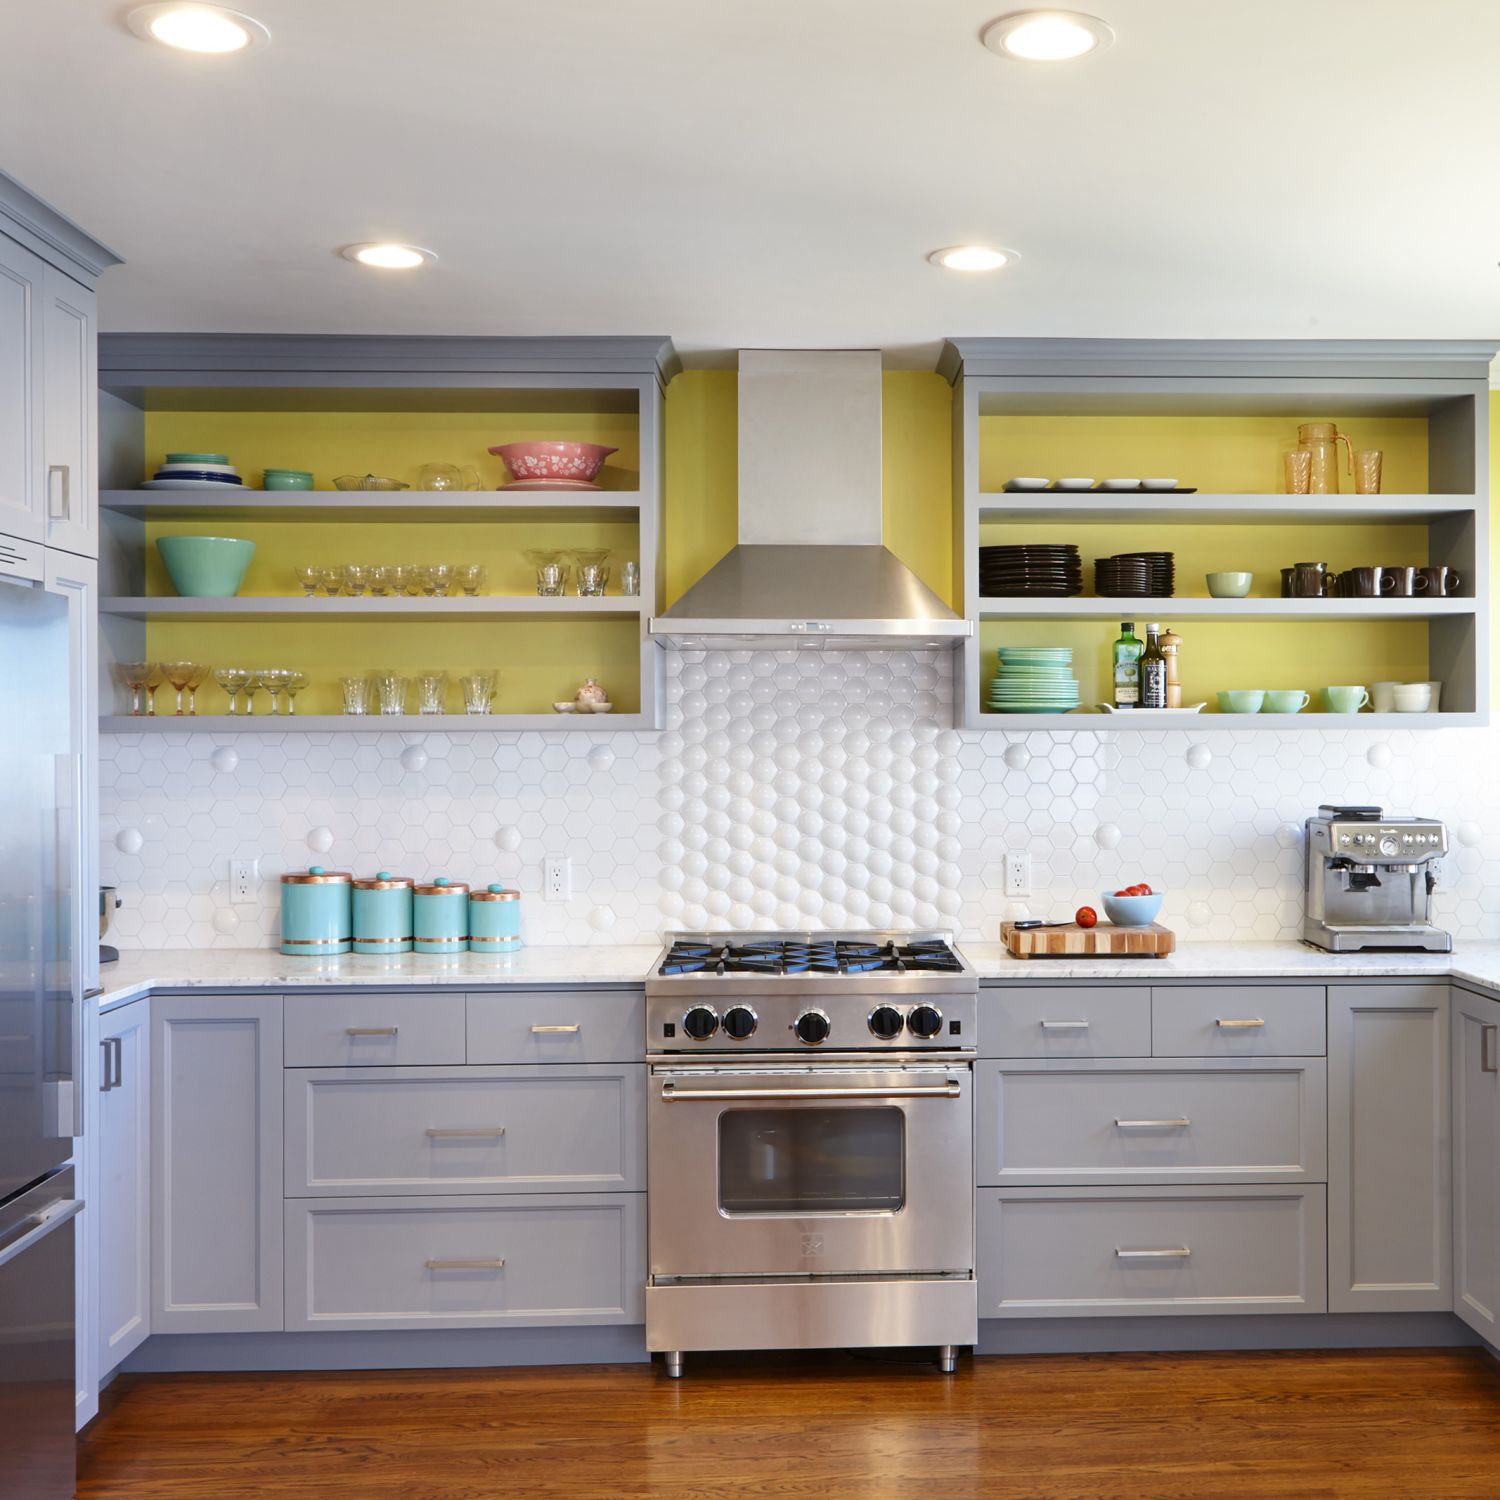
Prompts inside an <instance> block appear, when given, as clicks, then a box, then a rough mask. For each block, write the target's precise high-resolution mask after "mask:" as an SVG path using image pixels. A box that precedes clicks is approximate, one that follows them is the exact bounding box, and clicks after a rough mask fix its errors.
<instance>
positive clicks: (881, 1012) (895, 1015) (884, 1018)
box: [870, 1005, 906, 1042]
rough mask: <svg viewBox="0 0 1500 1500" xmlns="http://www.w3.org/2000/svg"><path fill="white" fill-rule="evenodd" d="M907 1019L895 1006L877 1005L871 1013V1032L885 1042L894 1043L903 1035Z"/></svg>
mask: <svg viewBox="0 0 1500 1500" xmlns="http://www.w3.org/2000/svg"><path fill="white" fill-rule="evenodd" d="M905 1025H906V1018H905V1017H904V1016H903V1015H902V1014H901V1012H900V1011H899V1010H897V1009H896V1007H895V1006H894V1005H877V1006H876V1007H875V1009H874V1010H872V1011H871V1012H870V1032H871V1034H872V1035H874V1036H878V1037H879V1038H880V1040H881V1041H883V1042H892V1041H895V1039H896V1038H897V1037H898V1036H900V1035H901V1028H902V1027H903V1026H905Z"/></svg>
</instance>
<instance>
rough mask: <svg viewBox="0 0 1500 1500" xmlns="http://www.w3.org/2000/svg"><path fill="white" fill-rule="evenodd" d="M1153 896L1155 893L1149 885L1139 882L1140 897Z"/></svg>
mask: <svg viewBox="0 0 1500 1500" xmlns="http://www.w3.org/2000/svg"><path fill="white" fill-rule="evenodd" d="M1155 894H1156V892H1155V891H1153V890H1152V889H1151V887H1150V886H1149V885H1147V884H1146V883H1145V882H1144V881H1142V882H1141V895H1143V896H1154V895H1155Z"/></svg>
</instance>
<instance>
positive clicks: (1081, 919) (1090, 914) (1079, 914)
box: [1073, 906, 1099, 927]
mask: <svg viewBox="0 0 1500 1500" xmlns="http://www.w3.org/2000/svg"><path fill="white" fill-rule="evenodd" d="M1073 920H1074V921H1075V922H1077V923H1078V925H1079V926H1080V927H1092V926H1094V925H1095V923H1097V922H1098V920H1099V913H1098V912H1096V911H1095V910H1094V908H1093V907H1092V906H1080V907H1079V908H1078V910H1077V911H1075V912H1074V913H1073Z"/></svg>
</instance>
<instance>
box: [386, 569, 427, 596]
mask: <svg viewBox="0 0 1500 1500" xmlns="http://www.w3.org/2000/svg"><path fill="white" fill-rule="evenodd" d="M391 592H392V593H393V594H397V595H400V594H420V593H421V592H422V576H421V570H420V569H418V568H416V567H414V566H413V565H412V564H411V563H397V564H396V566H395V567H394V568H392V569H391Z"/></svg>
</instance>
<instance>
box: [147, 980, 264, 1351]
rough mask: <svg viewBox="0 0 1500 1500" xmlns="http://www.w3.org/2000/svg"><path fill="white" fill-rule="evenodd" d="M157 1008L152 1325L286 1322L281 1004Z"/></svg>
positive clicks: (196, 1328)
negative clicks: (284, 1316)
mask: <svg viewBox="0 0 1500 1500" xmlns="http://www.w3.org/2000/svg"><path fill="white" fill-rule="evenodd" d="M151 1004H152V1016H151V1071H152V1084H153V1087H152V1096H153V1098H152V1104H153V1108H152V1120H151V1127H152V1129H151V1135H152V1165H153V1174H152V1185H151V1186H152V1191H151V1200H152V1230H153V1234H152V1247H153V1255H152V1277H151V1281H152V1304H153V1305H152V1316H151V1322H152V1329H153V1331H154V1332H157V1333H254V1332H263V1331H266V1330H275V1329H279V1328H280V1327H281V1326H282V1276H281V1255H282V1233H281V1226H282V1196H281V1084H282V1068H281V1049H282V1037H281V1011H282V1003H281V1000H280V998H279V997H276V996H272V997H267V996H255V995H246V996H232V995H181V996H178V995H165V996H158V997H155V998H153V1000H152V1002H151Z"/></svg>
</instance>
